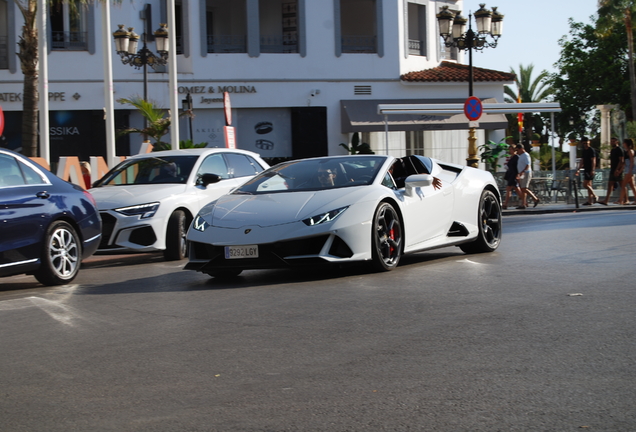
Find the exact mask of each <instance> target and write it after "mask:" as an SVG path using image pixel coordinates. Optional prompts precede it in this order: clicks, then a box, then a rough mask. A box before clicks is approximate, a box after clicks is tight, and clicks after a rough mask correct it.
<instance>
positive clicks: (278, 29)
mask: <svg viewBox="0 0 636 432" xmlns="http://www.w3.org/2000/svg"><path fill="white" fill-rule="evenodd" d="M258 11H259V27H260V33H261V34H260V50H261V53H297V52H298V2H297V1H296V0H292V1H290V0H259V3H258Z"/></svg>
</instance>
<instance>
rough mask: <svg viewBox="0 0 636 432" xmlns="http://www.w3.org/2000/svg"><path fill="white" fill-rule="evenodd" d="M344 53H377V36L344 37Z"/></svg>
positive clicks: (342, 41) (342, 40)
mask: <svg viewBox="0 0 636 432" xmlns="http://www.w3.org/2000/svg"><path fill="white" fill-rule="evenodd" d="M341 43H342V52H343V53H376V52H378V50H377V48H376V47H377V41H376V37H375V36H342V39H341Z"/></svg>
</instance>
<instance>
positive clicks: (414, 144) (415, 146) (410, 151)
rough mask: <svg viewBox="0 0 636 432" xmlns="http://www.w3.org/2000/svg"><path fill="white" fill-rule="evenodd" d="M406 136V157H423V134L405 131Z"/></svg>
mask: <svg viewBox="0 0 636 432" xmlns="http://www.w3.org/2000/svg"><path fill="white" fill-rule="evenodd" d="M405 134H406V155H407V156H410V155H419V156H424V132H422V131H407V132H405Z"/></svg>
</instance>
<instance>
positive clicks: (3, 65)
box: [0, 36, 9, 69]
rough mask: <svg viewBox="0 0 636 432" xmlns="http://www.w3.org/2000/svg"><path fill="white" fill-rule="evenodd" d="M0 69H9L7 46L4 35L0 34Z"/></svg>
mask: <svg viewBox="0 0 636 432" xmlns="http://www.w3.org/2000/svg"><path fill="white" fill-rule="evenodd" d="M0 69H9V47H8V41H7V37H6V36H0Z"/></svg>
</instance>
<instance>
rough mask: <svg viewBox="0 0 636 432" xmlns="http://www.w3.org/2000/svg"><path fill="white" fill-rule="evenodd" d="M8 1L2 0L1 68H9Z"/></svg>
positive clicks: (0, 4) (0, 29)
mask: <svg viewBox="0 0 636 432" xmlns="http://www.w3.org/2000/svg"><path fill="white" fill-rule="evenodd" d="M8 13H9V11H8V10H7V2H6V1H5V0H0V69H9V19H8Z"/></svg>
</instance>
